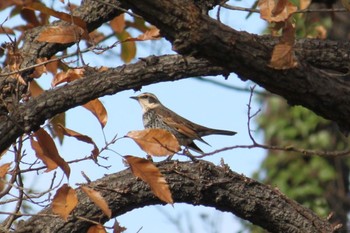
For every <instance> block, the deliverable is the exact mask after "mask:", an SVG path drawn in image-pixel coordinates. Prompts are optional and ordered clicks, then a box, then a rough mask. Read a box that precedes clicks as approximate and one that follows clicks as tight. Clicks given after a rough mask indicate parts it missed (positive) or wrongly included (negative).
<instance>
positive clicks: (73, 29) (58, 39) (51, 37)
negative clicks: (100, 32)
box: [36, 25, 84, 44]
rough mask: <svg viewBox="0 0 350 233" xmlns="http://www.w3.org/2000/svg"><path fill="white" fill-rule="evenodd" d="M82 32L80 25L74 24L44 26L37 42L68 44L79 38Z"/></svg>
mask: <svg viewBox="0 0 350 233" xmlns="http://www.w3.org/2000/svg"><path fill="white" fill-rule="evenodd" d="M83 33H84V30H83V29H82V28H81V27H78V26H76V25H60V26H50V27H46V28H44V29H43V30H42V31H41V32H40V34H39V36H38V38H37V39H36V40H37V41H39V42H49V43H59V44H68V43H72V42H77V41H79V40H80V38H81V37H82V35H83Z"/></svg>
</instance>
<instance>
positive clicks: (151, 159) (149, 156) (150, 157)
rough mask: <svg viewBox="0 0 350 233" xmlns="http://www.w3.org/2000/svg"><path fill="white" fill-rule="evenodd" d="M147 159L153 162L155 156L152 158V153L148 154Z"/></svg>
mask: <svg viewBox="0 0 350 233" xmlns="http://www.w3.org/2000/svg"><path fill="white" fill-rule="evenodd" d="M146 159H147V160H149V161H151V162H152V163H153V158H152V156H151V155H146Z"/></svg>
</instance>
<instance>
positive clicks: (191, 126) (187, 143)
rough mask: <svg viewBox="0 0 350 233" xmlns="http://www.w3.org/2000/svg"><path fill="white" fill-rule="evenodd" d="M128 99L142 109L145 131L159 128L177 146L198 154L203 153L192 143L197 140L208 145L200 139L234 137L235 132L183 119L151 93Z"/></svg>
mask: <svg viewBox="0 0 350 233" xmlns="http://www.w3.org/2000/svg"><path fill="white" fill-rule="evenodd" d="M130 98H132V99H134V100H137V101H138V102H139V104H140V105H141V108H142V112H143V115H142V120H143V125H144V127H145V128H146V129H149V128H160V129H165V130H167V131H168V132H170V133H172V134H173V135H174V136H175V137H176V139H177V140H178V142H179V144H180V145H182V146H184V147H185V148H187V149H191V150H193V151H196V152H198V153H201V154H203V153H204V152H203V151H202V150H201V149H200V148H199V147H198V146H197V145H196V144H195V143H194V142H193V141H194V140H198V141H200V142H203V143H205V144H207V145H209V144H208V143H207V142H206V141H204V140H203V139H202V137H204V136H208V135H211V134H220V135H235V134H236V132H234V131H229V130H221V129H212V128H208V127H205V126H202V125H199V124H196V123H193V122H192V121H190V120H187V119H185V118H184V117H182V116H180V115H178V114H176V113H175V112H173V111H172V110H170V109H168V108H167V107H165V106H164V105H163V104H162V103H161V102H160V101H159V99H158V98H157V97H156V96H155V95H154V94H152V93H148V92H145V93H141V94H140V95H138V96H131V97H130Z"/></svg>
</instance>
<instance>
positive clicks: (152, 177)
mask: <svg viewBox="0 0 350 233" xmlns="http://www.w3.org/2000/svg"><path fill="white" fill-rule="evenodd" d="M124 158H125V159H126V161H127V162H128V164H129V165H130V168H131V171H132V173H133V174H134V175H135V176H136V177H139V178H141V179H142V180H143V181H145V182H146V183H148V184H149V186H150V187H151V190H152V192H153V193H154V195H156V196H157V197H158V198H159V199H160V200H162V201H164V202H166V203H170V204H172V203H174V201H173V198H172V196H171V192H170V189H169V185H168V183H167V182H166V180H165V178H164V176H163V175H162V173H160V171H159V169H158V168H157V167H156V166H155V165H154V164H153V163H152V162H151V161H149V160H147V159H143V158H138V157H134V156H130V155H126V156H124Z"/></svg>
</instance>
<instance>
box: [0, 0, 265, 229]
mask: <svg viewBox="0 0 350 233" xmlns="http://www.w3.org/2000/svg"><path fill="white" fill-rule="evenodd" d="M71 2H72V3H74V2H77V3H79V1H71ZM253 2H254V1H244V2H243V1H231V2H229V4H232V5H239V6H243V7H250V6H251V5H252V4H253ZM48 5H50V4H48ZM54 5H55V6H56V8H55V9H58V10H62V8H63V7H64V5H63V4H62V3H60V1H56V2H55V4H54ZM211 13H212V15H214V17H215V15H216V10H214V11H213V12H211ZM246 15H247V13H246V12H238V11H226V10H222V13H221V20H222V22H224V23H225V24H227V25H229V26H231V27H233V28H234V29H236V30H244V31H248V32H252V33H257V34H258V33H260V32H261V31H262V30H263V29H264V27H265V24H264V22H263V21H262V20H260V18H259V16H258V15H256V14H255V15H252V16H251V17H250V18H249V19H248V20H246V19H245V17H246ZM7 16H9V12H8V11H4V12H0V19H4V18H5V17H7ZM16 20H18V17H17V18H10V19H9V21H8V23H6V24H5V26H8V27H10V26H11V24H12V23H16V24H17V21H16ZM104 30H109V29H108V28H107V27H104ZM133 33H134V34H133V35H135V36H137V35H138V33H137V32H133ZM115 40H116V39H115V38H113V39H112V40H108V41H106V42H104V45H111V44H112V43H114V42H115ZM4 41H7V38H6V37H4V36H0V42H4ZM137 46H138V47H137V56H136V57H137V58H139V57H145V56H148V55H151V54H169V53H173V52H172V51H171V45H170V43H169V42H167V41H156V42H139V43H138V45H137ZM118 54H119V48H118V47H117V48H114V49H113V50H112V51H110V52H108V59H103V57H102V56H97V55H93V54H85V55H84V59H85V62H87V63H88V64H89V65H90V66H102V65H103V66H109V67H116V66H118V65H121V64H122V62H121V61H120V59H119V57H118ZM67 61H69V60H67ZM135 61H137V59H135ZM206 78H208V79H214V80H218V81H220V82H223V83H225V84H228V85H232V86H236V87H245V88H247V87H248V88H249V86H251V85H253V84H252V83H249V82H243V81H241V80H240V79H238V78H237V77H236V76H235V75H234V74H231V75H230V76H229V78H228V80H225V79H224V78H223V77H221V76H217V77H206ZM39 81H40V83H41V85H43V86H44V87H46V88H49V84H50V82H51V77H50V76H45V77H42V78H40V80H39ZM141 91H142V92H152V93H154V94H156V95H157V96H158V98H159V99H160V100H161V101H162V103H163V104H164V105H166V106H167V107H168V108H170V109H172V110H173V111H175V112H177V113H178V114H180V115H182V116H184V117H185V118H187V119H190V120H191V121H193V122H196V123H198V124H202V125H205V126H208V127H212V128H218V129H228V130H233V131H236V132H238V134H237V135H235V136H220V135H219V136H218V135H214V136H208V137H206V138H205V140H206V141H207V142H208V143H209V144H210V145H211V147H209V146H207V145H205V144H202V143H200V142H198V143H197V144H198V146H199V147H200V148H202V149H203V150H204V151H205V152H211V151H213V150H216V149H220V148H223V147H227V146H233V145H245V144H250V143H251V141H250V139H249V137H248V133H247V104H248V100H249V92H237V91H232V90H228V89H224V88H221V87H218V86H215V85H212V84H208V83H206V82H201V81H198V80H196V79H186V80H181V81H176V82H166V83H159V84H154V85H150V86H145V87H143V88H142V90H141ZM139 93H141V92H137V93H135V92H134V91H132V90H130V91H124V92H121V93H118V94H117V95H113V96H106V97H103V98H101V99H100V100H101V101H102V102H103V104H104V105H105V107H106V109H107V111H108V118H109V120H108V123H107V125H106V127H105V129H104V133H105V135H106V138H107V141H108V140H111V139H112V137H113V136H114V135H115V134H118V136H120V137H122V136H124V135H125V134H127V132H129V131H131V130H138V129H142V128H143V125H142V120H141V114H142V112H141V108H140V106H139V104H138V103H137V102H136V101H135V100H132V99H130V98H129V97H130V96H133V95H137V94H139ZM260 107H261V106H258V105H257V104H255V103H254V104H253V110H258V109H259V108H260ZM67 127H68V128H70V129H73V130H75V131H78V132H80V133H82V134H86V135H89V136H90V137H92V138H93V140H94V141H95V142H96V144H97V145H98V146H99V147H102V146H103V145H104V136H103V133H102V130H101V128H100V125H99V123H98V121H97V120H96V119H95V117H94V116H93V115H92V114H90V113H89V112H88V111H87V110H85V109H84V108H82V107H76V108H74V109H72V110H69V111H68V113H67ZM253 127H254V126H253ZM256 137H257V139H258V140H260V141H262V137H261V135H259V134H257V135H256ZM91 149H92V148H91V146H90V145H87V144H84V143H81V142H78V141H76V140H75V139H73V138H65V141H64V144H63V146H62V147H60V148H59V151H60V154H61V156H62V157H63V158H64V159H65V160H71V159H74V158H80V157H84V156H85V155H88V154H89V153H90V151H91ZM111 149H113V150H114V151H116V152H118V153H119V154H122V155H127V154H128V155H134V156H139V157H144V156H145V153H144V152H143V151H142V150H140V149H139V147H138V146H137V145H136V144H135V143H134V142H133V141H132V140H131V139H121V140H119V141H117V142H116V143H115V144H114V145H112V146H111ZM27 153H28V157H29V159H30V158H33V157H30V156H35V155H34V153H33V152H32V151H30V149H28V151H27ZM264 153H265V152H264V151H262V150H258V149H252V150H248V149H244V150H243V149H237V150H232V151H226V152H222V153H219V154H215V155H213V156H211V157H207V158H206V159H207V160H209V161H212V162H213V163H215V164H219V163H220V159H221V158H222V159H223V160H224V161H225V162H226V163H227V164H228V165H229V166H230V168H231V169H232V170H233V171H235V172H237V173H240V174H244V175H246V176H251V175H252V173H253V172H254V171H255V170H256V169H257V168H258V167H259V164H260V162H261V160H262V159H263V158H264ZM103 156H107V157H108V161H102V163H103V164H104V165H111V168H110V169H109V170H106V169H103V168H100V167H97V166H96V165H95V164H94V163H93V162H90V161H88V162H83V163H79V164H74V165H72V166H71V169H72V174H71V178H70V180H69V184H70V185H71V186H75V184H76V183H82V182H85V181H84V179H83V178H82V176H81V171H84V172H85V173H86V175H87V176H89V177H90V179H92V180H94V179H97V178H100V177H103V176H104V174H110V173H114V172H118V171H120V170H123V169H125V166H124V164H123V163H122V159H121V157H120V156H118V155H117V154H115V153H113V152H111V151H107V152H105V153H104V154H103ZM11 159H12V157H11V156H7V157H6V156H5V157H4V159H3V161H0V164H2V163H4V162H7V161H10V160H11ZM174 159H179V157H176V156H175V157H174ZM58 173H59V174H61V173H60V171H59V172H58ZM51 176H52V173H49V174H42V173H41V174H39V175H37V174H32V175H31V176H30V177H28V178H27V179H26V182H27V183H28V184H32V186H31V187H33V188H35V189H36V190H40V189H42V188H43V186H42V185H43V184H47V182H48V181H49V180H50V179H51ZM44 187H46V186H45V185H44ZM160 208H161V209H160ZM163 212H166V213H167V215H168V216H172V217H174V218H176V219H179V218H180V219H181V218H182V220H183V221H182V223H183V226H184V227H183V228H184V229H188V226H189V225H191V226H192V227H193V228H194V231H193V232H209V231H208V228H207V226H204V225H203V224H202V223H203V222H202V221H201V220H200V217H199V216H200V215H201V214H203V213H205V214H208V215H209V216H210V219H212V220H213V221H214V222H215V223H217V224H218V227H219V229H220V233H229V232H237V231H238V230H239V229H240V228H241V227H240V224H239V223H238V222H237V219H236V217H235V216H233V215H232V214H227V213H220V212H218V211H215V210H214V209H212V208H204V207H193V206H190V205H184V204H175V205H174V207H172V206H169V205H166V206H152V207H146V208H141V209H137V210H134V211H132V212H130V213H127V214H125V215H123V216H120V217H118V218H117V219H118V221H119V222H120V224H121V225H123V226H125V227H126V228H128V230H127V232H137V231H138V230H139V229H140V228H141V227H142V230H141V231H140V232H164V229H166V232H167V233H178V232H179V231H178V229H177V228H176V227H175V226H174V225H173V224H171V223H170V221H169V220H168V219H167V217H165V216H166V215H165V214H164V213H163ZM183 232H186V233H187V232H190V231H189V230H185V231H183Z"/></svg>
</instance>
